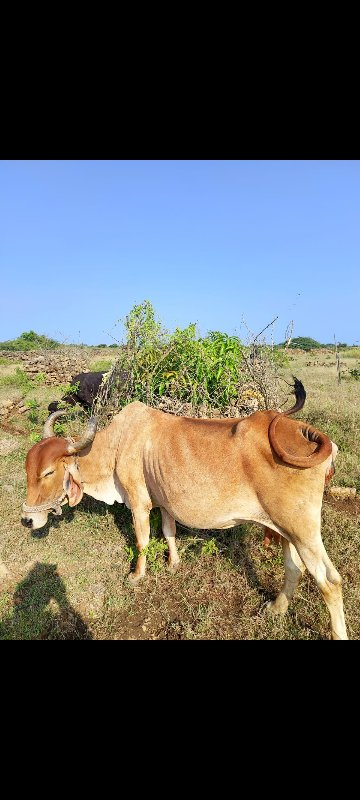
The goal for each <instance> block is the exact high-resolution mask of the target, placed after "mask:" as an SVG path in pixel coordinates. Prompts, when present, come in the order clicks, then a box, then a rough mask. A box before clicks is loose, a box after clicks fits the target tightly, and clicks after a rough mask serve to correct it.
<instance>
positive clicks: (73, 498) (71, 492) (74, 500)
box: [63, 464, 83, 507]
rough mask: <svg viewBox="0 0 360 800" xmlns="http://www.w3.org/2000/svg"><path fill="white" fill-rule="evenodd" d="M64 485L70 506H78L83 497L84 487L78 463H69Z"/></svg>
mask: <svg viewBox="0 0 360 800" xmlns="http://www.w3.org/2000/svg"><path fill="white" fill-rule="evenodd" d="M63 487H64V491H65V492H66V494H67V496H68V500H69V506H71V507H73V506H77V505H78V503H80V500H81V499H82V496H83V489H82V486H81V483H80V475H79V470H78V468H77V466H76V464H68V466H67V468H66V470H65V474H64V482H63Z"/></svg>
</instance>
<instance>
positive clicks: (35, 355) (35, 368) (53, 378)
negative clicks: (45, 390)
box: [17, 347, 89, 385]
mask: <svg viewBox="0 0 360 800" xmlns="http://www.w3.org/2000/svg"><path fill="white" fill-rule="evenodd" d="M17 360H18V361H21V369H22V370H23V371H24V372H26V374H27V375H28V376H29V378H36V376H37V375H38V374H39V373H42V374H43V375H44V376H45V383H46V385H58V384H61V383H69V381H70V380H71V378H72V376H73V375H75V374H76V373H77V372H89V356H88V354H87V353H86V352H85V351H82V350H79V349H77V348H74V349H72V348H70V347H67V348H66V349H61V348H57V349H56V350H49V351H47V350H42V351H38V352H34V351H31V352H29V351H28V352H25V353H20V352H18V353H17Z"/></svg>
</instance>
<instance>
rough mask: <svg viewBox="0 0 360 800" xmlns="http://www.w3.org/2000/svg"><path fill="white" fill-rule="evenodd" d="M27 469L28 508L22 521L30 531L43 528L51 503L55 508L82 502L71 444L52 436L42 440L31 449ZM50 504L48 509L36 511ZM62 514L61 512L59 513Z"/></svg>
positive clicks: (77, 470)
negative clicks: (64, 504)
mask: <svg viewBox="0 0 360 800" xmlns="http://www.w3.org/2000/svg"><path fill="white" fill-rule="evenodd" d="M25 468H26V474H27V498H26V505H27V506H28V507H29V508H31V509H32V510H25V511H24V512H23V514H22V517H21V521H22V523H23V525H25V526H26V527H28V528H30V529H31V530H37V529H38V528H42V527H43V526H44V525H45V524H46V522H47V519H48V514H49V511H51V510H52V508H51V504H52V503H53V507H54V510H55V513H56V507H59V504H60V503H63V502H66V498H67V500H68V502H69V505H70V506H76V505H77V504H78V503H80V500H81V498H82V496H83V490H82V487H81V479H80V473H79V469H78V466H77V463H76V460H75V459H74V456H69V455H68V442H67V440H66V439H60V438H57V437H56V436H53V437H51V438H49V439H42V441H41V442H39V443H38V444H35V445H34V447H32V448H31V450H29V452H28V454H27V457H26V461H25ZM45 505H48V506H49V508H48V509H44V510H41V509H39V510H36V509H37V508H39V507H41V506H45ZM58 513H59V512H58Z"/></svg>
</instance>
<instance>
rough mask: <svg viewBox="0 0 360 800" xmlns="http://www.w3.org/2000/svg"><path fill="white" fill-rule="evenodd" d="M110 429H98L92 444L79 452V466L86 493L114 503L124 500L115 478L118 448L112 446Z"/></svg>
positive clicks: (110, 503)
mask: <svg viewBox="0 0 360 800" xmlns="http://www.w3.org/2000/svg"><path fill="white" fill-rule="evenodd" d="M110 445H111V443H110V442H109V439H108V429H107V428H105V430H103V431H98V433H97V434H96V436H95V439H94V441H93V442H92V444H91V445H90V446H89V447H87V448H86V449H85V450H83V451H82V452H81V453H79V454H78V456H77V459H78V467H79V470H80V477H81V483H82V485H83V490H84V493H85V494H88V495H90V497H94V498H95V499H96V500H102V501H103V502H104V503H108V504H109V505H112V504H113V503H114V502H115V500H117V501H118V502H123V497H122V492H121V489H120V487H118V486H117V481H116V479H115V459H116V450H114V447H113V446H112V447H111V446H110Z"/></svg>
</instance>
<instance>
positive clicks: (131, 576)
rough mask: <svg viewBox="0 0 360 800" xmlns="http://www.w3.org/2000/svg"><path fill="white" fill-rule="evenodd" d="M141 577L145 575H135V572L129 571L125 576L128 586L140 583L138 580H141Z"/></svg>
mask: <svg viewBox="0 0 360 800" xmlns="http://www.w3.org/2000/svg"><path fill="white" fill-rule="evenodd" d="M143 578H145V575H136V573H135V572H129V574H128V576H127V579H128V582H129V583H130V586H136V584H137V583H140V581H142V579H143Z"/></svg>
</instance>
